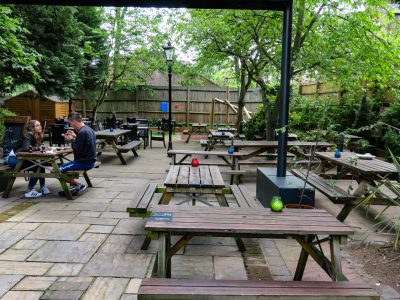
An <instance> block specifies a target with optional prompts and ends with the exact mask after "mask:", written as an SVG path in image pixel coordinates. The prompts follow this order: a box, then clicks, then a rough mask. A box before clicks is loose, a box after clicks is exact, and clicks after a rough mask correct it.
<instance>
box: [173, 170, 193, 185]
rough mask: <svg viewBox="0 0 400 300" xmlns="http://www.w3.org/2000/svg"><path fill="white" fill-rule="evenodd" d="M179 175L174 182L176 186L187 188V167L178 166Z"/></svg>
mask: <svg viewBox="0 0 400 300" xmlns="http://www.w3.org/2000/svg"><path fill="white" fill-rule="evenodd" d="M178 167H180V169H179V175H178V179H177V181H176V185H177V186H189V170H190V169H189V166H178Z"/></svg>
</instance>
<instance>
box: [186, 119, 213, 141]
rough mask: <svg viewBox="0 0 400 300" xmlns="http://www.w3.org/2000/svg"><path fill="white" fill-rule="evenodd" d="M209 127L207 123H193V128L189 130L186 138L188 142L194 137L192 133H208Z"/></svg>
mask: <svg viewBox="0 0 400 300" xmlns="http://www.w3.org/2000/svg"><path fill="white" fill-rule="evenodd" d="M207 127H208V124H207V123H193V124H192V129H190V130H189V132H188V137H187V139H186V143H189V140H190V138H191V137H192V134H201V133H205V134H207V133H208V131H207Z"/></svg>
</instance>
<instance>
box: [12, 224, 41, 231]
mask: <svg viewBox="0 0 400 300" xmlns="http://www.w3.org/2000/svg"><path fill="white" fill-rule="evenodd" d="M40 224H41V223H18V224H16V225H15V226H14V227H13V229H16V230H35V229H36V228H38V227H39V226H40Z"/></svg>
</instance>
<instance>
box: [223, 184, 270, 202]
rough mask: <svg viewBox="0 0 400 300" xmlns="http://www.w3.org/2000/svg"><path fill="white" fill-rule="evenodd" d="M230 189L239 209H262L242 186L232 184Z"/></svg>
mask: <svg viewBox="0 0 400 300" xmlns="http://www.w3.org/2000/svg"><path fill="white" fill-rule="evenodd" d="M230 188H231V191H232V194H233V196H234V197H235V199H236V202H237V203H238V205H239V207H244V208H263V205H262V204H261V202H259V201H257V200H256V199H255V198H254V197H251V196H250V193H249V191H248V190H247V189H246V188H245V187H244V186H243V185H235V184H233V185H231V186H230Z"/></svg>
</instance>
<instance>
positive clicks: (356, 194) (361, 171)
mask: <svg viewBox="0 0 400 300" xmlns="http://www.w3.org/2000/svg"><path fill="white" fill-rule="evenodd" d="M334 154H335V153H334V152H315V156H316V157H317V158H319V159H320V160H321V164H320V165H319V166H318V168H317V170H316V171H315V173H316V174H311V177H310V176H309V178H308V182H309V184H310V185H313V186H314V187H316V188H317V189H319V190H320V191H321V192H322V193H323V194H325V195H327V196H328V198H329V199H330V200H331V201H332V202H333V203H340V204H344V206H343V208H342V210H341V211H340V213H339V215H338V216H337V218H338V220H340V221H344V220H345V219H346V217H347V216H348V215H349V213H350V212H351V210H352V209H353V208H354V207H356V206H357V205H358V204H359V203H361V202H362V200H364V199H365V198H366V197H368V196H369V194H370V190H369V189H368V187H369V186H372V187H376V186H377V184H378V182H379V181H380V180H382V178H392V177H393V178H394V177H395V176H397V174H398V173H397V169H396V167H395V166H394V165H393V164H391V163H388V162H384V161H381V160H379V159H371V160H364V159H359V158H358V157H357V155H356V154H354V153H352V152H342V154H341V157H335V155H334ZM333 168H336V174H328V173H327V171H329V170H331V169H333ZM295 173H296V172H295ZM295 173H293V174H294V175H296V176H299V177H300V176H303V178H304V175H301V174H300V173H299V172H297V174H295ZM318 175H319V176H318ZM323 176H324V177H330V178H333V179H335V180H339V179H354V180H355V181H357V183H358V186H357V188H356V189H355V190H354V191H353V192H352V193H348V192H346V191H344V190H343V189H341V188H339V187H336V186H334V185H331V184H329V182H327V181H326V180H324V179H323V178H322V177H323ZM365 204H368V205H369V204H377V205H381V204H382V205H390V204H392V202H391V201H390V199H389V198H388V197H387V196H386V195H384V194H382V193H379V194H377V195H376V196H375V197H372V198H371V201H370V202H369V203H365Z"/></svg>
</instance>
